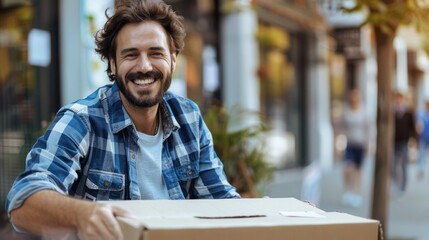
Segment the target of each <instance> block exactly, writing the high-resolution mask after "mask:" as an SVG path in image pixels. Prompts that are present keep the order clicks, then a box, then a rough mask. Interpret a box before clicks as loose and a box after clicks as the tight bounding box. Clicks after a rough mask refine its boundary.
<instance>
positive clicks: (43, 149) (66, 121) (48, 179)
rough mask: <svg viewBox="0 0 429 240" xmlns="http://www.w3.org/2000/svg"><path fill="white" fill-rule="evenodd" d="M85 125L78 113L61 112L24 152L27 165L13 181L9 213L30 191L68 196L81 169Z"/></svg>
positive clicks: (87, 137) (32, 192) (20, 203)
mask: <svg viewBox="0 0 429 240" xmlns="http://www.w3.org/2000/svg"><path fill="white" fill-rule="evenodd" d="M88 133H89V129H88V124H86V122H85V120H84V119H82V118H81V117H80V116H79V115H78V114H76V113H74V112H72V111H70V110H63V111H60V112H59V113H58V114H57V116H56V118H55V119H54V121H53V122H52V123H51V125H50V126H49V128H48V129H47V131H46V132H45V134H44V135H43V136H41V137H40V138H39V139H38V140H37V141H36V143H35V144H34V146H33V148H32V149H31V150H30V152H29V153H28V155H27V158H26V168H25V171H24V172H23V173H21V174H20V175H19V176H18V177H17V179H16V180H15V182H14V184H13V185H12V188H11V189H10V191H9V193H8V196H7V199H6V210H7V212H8V214H10V212H11V211H12V210H14V209H16V208H19V207H20V206H21V205H22V204H23V203H24V201H25V200H26V199H27V198H28V197H29V196H31V195H32V194H34V193H36V192H38V191H41V190H47V189H49V190H54V191H56V192H58V193H60V194H63V195H67V194H68V191H69V189H70V187H71V186H72V185H73V183H74V182H75V181H76V179H77V177H78V175H77V171H79V170H80V163H79V162H80V159H81V158H82V157H84V156H85V155H86V152H87V149H88V143H89V134H88Z"/></svg>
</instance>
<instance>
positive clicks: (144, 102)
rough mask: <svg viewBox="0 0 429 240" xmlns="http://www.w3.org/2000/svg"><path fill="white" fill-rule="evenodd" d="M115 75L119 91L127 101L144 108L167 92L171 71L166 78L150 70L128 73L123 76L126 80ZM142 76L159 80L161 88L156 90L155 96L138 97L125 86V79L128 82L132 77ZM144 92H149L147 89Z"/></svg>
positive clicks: (155, 102) (158, 100) (153, 103)
mask: <svg viewBox="0 0 429 240" xmlns="http://www.w3.org/2000/svg"><path fill="white" fill-rule="evenodd" d="M116 76H117V79H116V83H117V84H118V88H119V90H120V91H121V93H122V94H123V95H124V97H125V98H126V99H127V101H128V102H129V103H130V104H132V105H134V106H137V107H144V108H148V107H153V106H155V105H156V104H158V103H160V102H161V101H162V98H163V97H164V94H165V92H167V90H168V88H169V87H170V84H171V78H172V76H171V73H168V74H167V76H166V78H165V79H164V80H162V79H163V78H164V75H163V74H162V73H161V72H155V71H151V72H148V73H141V72H134V73H129V74H127V75H126V76H125V79H126V80H124V79H123V78H122V77H121V76H119V75H118V74H116ZM144 78H154V79H155V81H161V88H160V89H159V90H158V92H157V93H156V95H155V97H153V98H139V97H138V96H137V97H136V96H133V94H132V93H131V92H130V91H129V90H128V89H127V88H126V86H125V81H127V82H129V81H131V80H132V79H144ZM144 94H145V95H149V94H150V92H149V91H147V92H145V93H144ZM142 96H143V95H142ZM143 97H144V96H143Z"/></svg>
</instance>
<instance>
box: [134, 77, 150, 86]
mask: <svg viewBox="0 0 429 240" xmlns="http://www.w3.org/2000/svg"><path fill="white" fill-rule="evenodd" d="M153 82H155V79H152V78H151V79H136V80H134V83H135V84H137V85H149V84H151V83H153Z"/></svg>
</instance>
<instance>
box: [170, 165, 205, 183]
mask: <svg viewBox="0 0 429 240" xmlns="http://www.w3.org/2000/svg"><path fill="white" fill-rule="evenodd" d="M174 170H175V171H176V175H177V178H178V179H179V181H181V182H187V181H188V180H191V179H193V178H196V177H197V176H198V174H199V168H198V164H197V163H190V164H185V165H182V166H179V167H176V168H175V169H174Z"/></svg>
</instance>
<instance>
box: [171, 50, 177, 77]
mask: <svg viewBox="0 0 429 240" xmlns="http://www.w3.org/2000/svg"><path fill="white" fill-rule="evenodd" d="M176 59H177V53H172V54H171V73H173V72H174V69H175V68H176Z"/></svg>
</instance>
